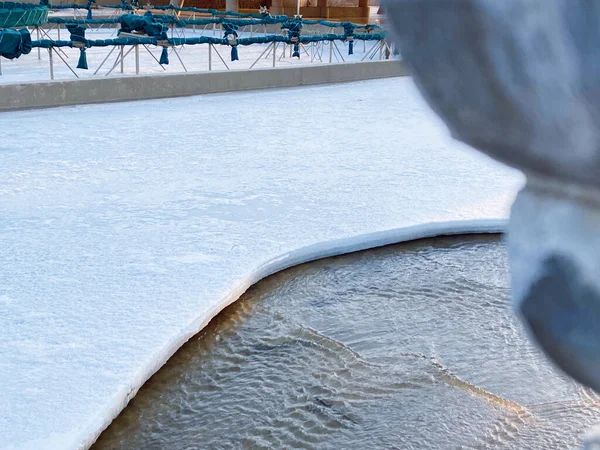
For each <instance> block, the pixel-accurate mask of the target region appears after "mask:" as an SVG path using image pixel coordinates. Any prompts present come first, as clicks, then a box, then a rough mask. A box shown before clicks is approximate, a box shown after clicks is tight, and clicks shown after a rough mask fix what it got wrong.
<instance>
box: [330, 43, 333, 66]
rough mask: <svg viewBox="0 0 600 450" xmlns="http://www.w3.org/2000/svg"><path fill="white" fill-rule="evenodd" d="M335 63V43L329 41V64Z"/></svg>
mask: <svg viewBox="0 0 600 450" xmlns="http://www.w3.org/2000/svg"><path fill="white" fill-rule="evenodd" d="M332 62H333V41H329V64H331V63H332Z"/></svg>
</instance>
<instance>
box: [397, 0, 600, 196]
mask: <svg viewBox="0 0 600 450" xmlns="http://www.w3.org/2000/svg"><path fill="white" fill-rule="evenodd" d="M386 11H387V13H388V15H389V18H390V21H391V23H392V24H393V26H394V28H395V30H396V31H397V39H398V42H399V44H400V48H401V51H402V56H403V58H405V60H406V62H407V63H408V64H409V66H410V67H411V69H412V71H413V72H414V73H415V74H416V75H417V76H416V79H417V83H418V84H419V86H420V88H421V90H422V92H423V94H424V95H425V97H426V98H427V99H428V100H429V102H430V103H431V105H432V106H433V107H434V108H435V109H436V111H437V112H438V113H439V114H440V116H441V117H442V118H443V120H445V121H446V123H447V124H448V126H449V127H450V129H451V130H452V132H453V134H454V135H455V137H456V138H457V139H460V140H461V141H463V142H466V143H468V144H470V145H472V146H474V147H475V148H477V149H479V150H482V151H484V152H486V153H488V154H489V155H491V156H493V157H494V158H497V159H499V160H500V161H503V162H506V163H508V164H510V165H512V166H513V167H519V168H520V169H523V170H525V171H532V172H537V173H540V174H544V175H548V176H556V177H559V178H564V179H569V180H571V181H575V182H579V183H584V184H588V185H594V186H599V185H600V133H599V131H598V125H599V124H598V121H599V119H598V118H599V117H600V106H599V105H600V94H599V91H598V89H597V87H596V85H597V83H598V81H597V80H598V78H599V76H600V48H599V47H598V45H597V42H598V41H600V26H599V25H600V24H599V21H600V3H598V2H596V1H592V0H505V1H496V0H455V1H452V0H449V1H439V0H390V1H388V2H387V9H386Z"/></svg>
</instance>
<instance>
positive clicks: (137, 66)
mask: <svg viewBox="0 0 600 450" xmlns="http://www.w3.org/2000/svg"><path fill="white" fill-rule="evenodd" d="M139 73H140V46H139V45H138V44H136V45H135V74H136V75H138V74H139Z"/></svg>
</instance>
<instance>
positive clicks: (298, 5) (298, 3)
mask: <svg viewBox="0 0 600 450" xmlns="http://www.w3.org/2000/svg"><path fill="white" fill-rule="evenodd" d="M296 15H297V16H299V15H300V0H296Z"/></svg>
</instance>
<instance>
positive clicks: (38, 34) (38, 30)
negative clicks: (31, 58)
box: [35, 27, 54, 79]
mask: <svg viewBox="0 0 600 450" xmlns="http://www.w3.org/2000/svg"><path fill="white" fill-rule="evenodd" d="M35 31H36V32H37V40H38V41H39V40H40V27H35ZM38 59H42V53H41V51H40V48H39V47H38ZM53 79H54V78H53Z"/></svg>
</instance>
